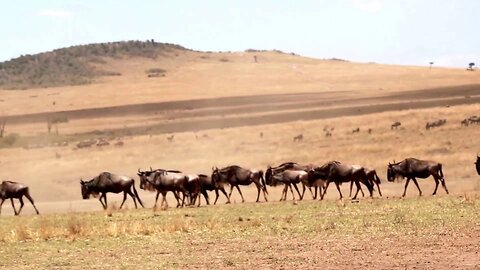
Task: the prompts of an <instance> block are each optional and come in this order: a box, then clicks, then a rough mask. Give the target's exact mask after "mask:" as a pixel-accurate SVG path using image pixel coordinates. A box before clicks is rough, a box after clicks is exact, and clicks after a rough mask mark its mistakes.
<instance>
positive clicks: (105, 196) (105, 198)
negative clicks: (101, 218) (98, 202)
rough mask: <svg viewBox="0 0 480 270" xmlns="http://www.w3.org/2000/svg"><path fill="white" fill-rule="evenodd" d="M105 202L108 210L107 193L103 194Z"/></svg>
mask: <svg viewBox="0 0 480 270" xmlns="http://www.w3.org/2000/svg"><path fill="white" fill-rule="evenodd" d="M103 200H104V201H105V209H107V208H108V204H107V193H103Z"/></svg>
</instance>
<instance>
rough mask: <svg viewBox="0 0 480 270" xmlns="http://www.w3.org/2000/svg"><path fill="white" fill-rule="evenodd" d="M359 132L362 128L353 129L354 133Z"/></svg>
mask: <svg viewBox="0 0 480 270" xmlns="http://www.w3.org/2000/svg"><path fill="white" fill-rule="evenodd" d="M359 132H360V128H358V127H357V128H356V129H354V130H352V134H354V133H359Z"/></svg>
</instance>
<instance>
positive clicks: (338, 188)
mask: <svg viewBox="0 0 480 270" xmlns="http://www.w3.org/2000/svg"><path fill="white" fill-rule="evenodd" d="M335 185H336V186H337V190H338V193H340V200H341V199H343V195H342V191H341V190H340V185H339V184H338V182H335ZM357 193H358V190H357ZM355 197H356V196H355Z"/></svg>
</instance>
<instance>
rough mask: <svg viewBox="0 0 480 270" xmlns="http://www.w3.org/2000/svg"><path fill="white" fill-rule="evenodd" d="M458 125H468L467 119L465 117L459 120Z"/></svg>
mask: <svg viewBox="0 0 480 270" xmlns="http://www.w3.org/2000/svg"><path fill="white" fill-rule="evenodd" d="M460 125H461V126H466V127H468V119H467V118H465V119H463V120H462V121H461V122H460Z"/></svg>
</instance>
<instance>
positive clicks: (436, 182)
mask: <svg viewBox="0 0 480 270" xmlns="http://www.w3.org/2000/svg"><path fill="white" fill-rule="evenodd" d="M433 180H435V189H434V190H433V193H432V196H433V195H435V194H437V188H438V184H439V183H438V182H439V181H438V179H437V177H436V176H434V177H433Z"/></svg>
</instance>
